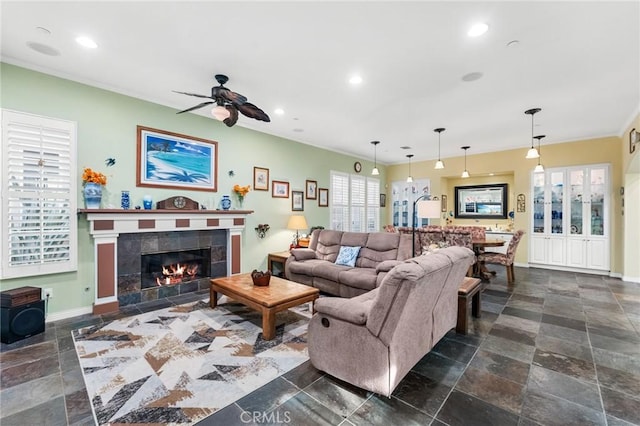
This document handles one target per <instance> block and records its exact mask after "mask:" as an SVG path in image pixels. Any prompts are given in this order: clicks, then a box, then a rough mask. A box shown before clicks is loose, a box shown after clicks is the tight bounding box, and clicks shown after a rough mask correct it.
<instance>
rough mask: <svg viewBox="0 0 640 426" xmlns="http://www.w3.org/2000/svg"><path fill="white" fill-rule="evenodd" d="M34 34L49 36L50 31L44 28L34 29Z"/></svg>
mask: <svg viewBox="0 0 640 426" xmlns="http://www.w3.org/2000/svg"><path fill="white" fill-rule="evenodd" d="M36 32H37V33H40V34H44V35H51V31H49V30H48V29H46V28H45V27H36Z"/></svg>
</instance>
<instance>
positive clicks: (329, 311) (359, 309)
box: [313, 297, 371, 325]
mask: <svg viewBox="0 0 640 426" xmlns="http://www.w3.org/2000/svg"><path fill="white" fill-rule="evenodd" d="M357 299H358V298H352V299H344V298H342V297H321V298H320V299H317V300H316V301H315V302H314V305H313V306H314V308H315V310H316V312H318V313H320V314H326V315H329V316H332V317H334V318H338V319H341V320H344V321H347V322H350V323H352V324H356V325H364V324H365V323H366V322H367V317H368V316H369V310H370V309H371V303H367V302H366V301H360V300H357Z"/></svg>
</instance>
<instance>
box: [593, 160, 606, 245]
mask: <svg viewBox="0 0 640 426" xmlns="http://www.w3.org/2000/svg"><path fill="white" fill-rule="evenodd" d="M605 172H606V171H605V169H591V180H590V182H589V184H590V187H589V189H590V192H591V203H590V205H591V213H590V214H591V235H604V225H605V224H604V193H605V184H604V181H605Z"/></svg>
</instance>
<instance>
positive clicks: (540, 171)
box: [533, 163, 544, 173]
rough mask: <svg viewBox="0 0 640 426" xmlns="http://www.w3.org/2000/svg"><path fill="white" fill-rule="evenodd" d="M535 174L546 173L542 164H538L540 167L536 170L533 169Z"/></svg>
mask: <svg viewBox="0 0 640 426" xmlns="http://www.w3.org/2000/svg"><path fill="white" fill-rule="evenodd" d="M533 172H534V173H542V172H544V166H543V165H542V164H540V163H538V165H537V166H536V168H535V169H533Z"/></svg>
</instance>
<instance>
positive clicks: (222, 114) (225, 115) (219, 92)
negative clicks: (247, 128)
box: [174, 74, 271, 127]
mask: <svg viewBox="0 0 640 426" xmlns="http://www.w3.org/2000/svg"><path fill="white" fill-rule="evenodd" d="M215 78H216V81H217V82H218V83H219V84H220V85H219V86H213V87H212V88H211V96H206V95H198V94H197V93H188V92H178V91H176V90H174V92H175V93H181V94H183V95H189V96H196V97H198V98H207V99H212V100H211V101H207V102H203V103H201V104H198V105H196V106H193V107H191V108H187V109H185V110H183V111H178V112H177V114H182V113H183V112H189V111H193V110H195V109H198V108H202V107H204V106H207V105H211V104H216V106H215V107H214V108H213V110H212V111H211V114H212V115H213V116H214V117H215V118H216V119H218V120H220V121H222V122H223V123H224V124H226V125H227V126H228V127H232V126H233V125H234V124H236V122H237V121H238V111H240V112H241V113H242V114H243V115H246V116H247V117H249V118H254V119H256V120H260V121H266V122H270V121H271V119H270V118H269V116H268V115H267V114H265V112H264V111H262V110H261V109H260V108H258V107H257V106H255V105H254V104H252V103H250V102H247V98H246V97H245V96H242V95H241V94H239V93H236V92H232V91H231V90H229V89H227V88H226V87H224V84H225V83H226V82H227V81H229V77H227V76H226V75H222V74H216V76H215Z"/></svg>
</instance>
